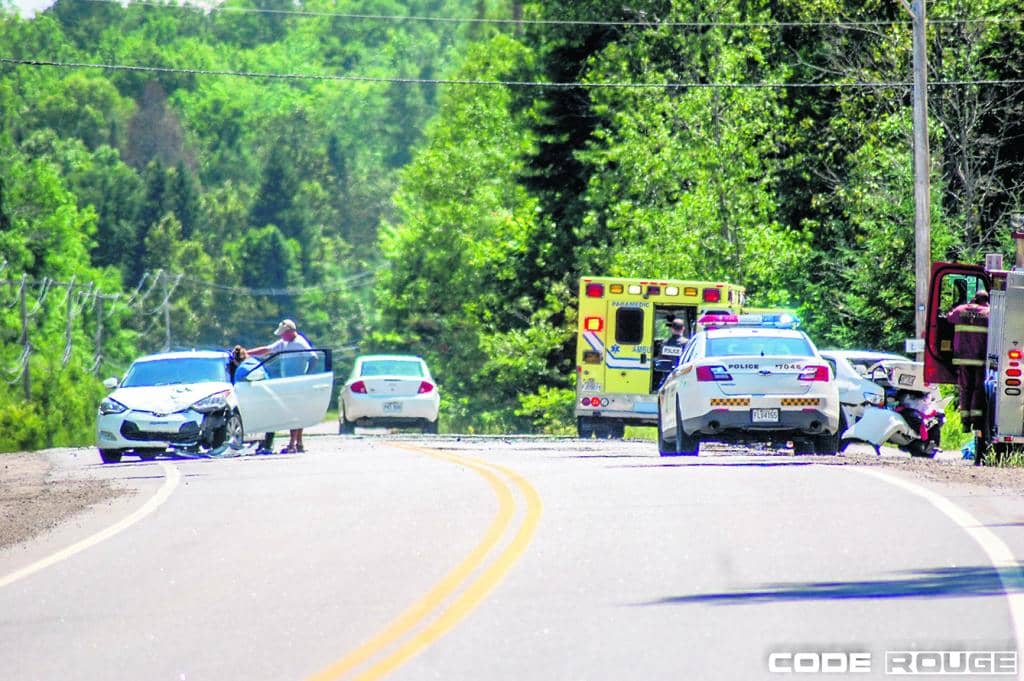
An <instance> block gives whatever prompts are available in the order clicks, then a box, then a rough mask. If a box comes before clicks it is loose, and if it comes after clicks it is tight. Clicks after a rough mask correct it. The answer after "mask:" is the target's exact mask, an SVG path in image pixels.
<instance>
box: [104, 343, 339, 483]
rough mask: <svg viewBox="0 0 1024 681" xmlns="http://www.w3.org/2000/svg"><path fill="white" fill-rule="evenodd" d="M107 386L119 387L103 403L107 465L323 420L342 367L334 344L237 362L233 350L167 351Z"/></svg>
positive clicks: (234, 442) (241, 441) (237, 442)
mask: <svg viewBox="0 0 1024 681" xmlns="http://www.w3.org/2000/svg"><path fill="white" fill-rule="evenodd" d="M104 385H105V386H106V387H107V388H109V389H112V390H113V392H112V393H110V395H108V396H107V397H106V398H105V399H104V400H103V401H102V402H101V403H100V406H99V412H98V414H97V417H96V432H97V446H98V448H99V451H100V458H101V459H102V460H103V462H104V463H117V462H119V461H121V458H122V456H124V455H125V454H127V453H132V454H135V455H137V456H138V457H139V458H140V459H142V460H144V461H148V460H151V459H154V458H156V457H157V456H159V455H160V454H162V453H165V452H167V451H168V450H169V449H170V450H177V451H181V452H185V453H195V452H207V451H210V450H216V449H218V448H223V447H231V448H234V449H240V448H242V447H243V446H244V445H245V444H246V443H247V442H249V441H255V440H259V439H262V437H263V435H264V433H268V432H273V431H276V430H284V429H292V428H306V427H309V426H312V425H315V424H317V423H320V422H322V421H323V420H324V416H325V415H326V413H327V407H328V404H329V402H330V399H331V391H332V389H333V385H334V373H333V368H332V358H331V351H330V350H322V349H313V350H302V351H286V352H280V353H275V354H273V355H268V356H266V357H260V358H251V359H248V360H246V361H245V362H243V363H242V364H241V365H240V366H238V367H237V368H235V367H233V366H232V365H231V356H230V354H229V353H228V352H225V351H193V352H166V353H160V354H154V355H147V356H145V357H140V358H139V359H137V360H136V361H135V362H133V363H132V365H131V367H130V368H129V369H128V372H127V373H126V374H125V376H124V378H123V379H122V380H120V381H119V380H118V379H116V378H111V379H107V380H106V381H104ZM247 433H249V434H252V437H247Z"/></svg>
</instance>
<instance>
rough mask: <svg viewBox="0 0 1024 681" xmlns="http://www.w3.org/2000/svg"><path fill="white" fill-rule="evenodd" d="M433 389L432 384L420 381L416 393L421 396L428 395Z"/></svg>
mask: <svg viewBox="0 0 1024 681" xmlns="http://www.w3.org/2000/svg"><path fill="white" fill-rule="evenodd" d="M433 389H434V384H433V383H429V382H427V381H420V389H419V390H417V391H416V392H418V393H419V394H421V395H422V394H423V393H429V392H430V391H431V390H433Z"/></svg>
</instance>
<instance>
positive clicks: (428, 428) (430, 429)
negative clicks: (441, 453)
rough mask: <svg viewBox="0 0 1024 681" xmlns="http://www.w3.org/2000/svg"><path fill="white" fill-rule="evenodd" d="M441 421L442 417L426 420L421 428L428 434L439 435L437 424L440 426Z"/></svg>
mask: <svg viewBox="0 0 1024 681" xmlns="http://www.w3.org/2000/svg"><path fill="white" fill-rule="evenodd" d="M439 423H441V419H437V420H435V421H424V422H423V428H422V429H421V430H422V431H423V432H424V433H427V434H430V435H437V426H438V424H439Z"/></svg>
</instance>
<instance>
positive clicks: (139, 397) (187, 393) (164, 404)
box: [110, 382, 231, 414]
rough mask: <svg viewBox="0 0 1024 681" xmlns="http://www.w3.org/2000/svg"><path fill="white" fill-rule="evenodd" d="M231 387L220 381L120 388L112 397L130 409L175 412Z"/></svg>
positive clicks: (161, 412) (159, 412)
mask: <svg viewBox="0 0 1024 681" xmlns="http://www.w3.org/2000/svg"><path fill="white" fill-rule="evenodd" d="M230 388H231V384H230V383H218V382H212V383H186V384H180V385H154V386H144V387H142V386H140V387H138V388H118V389H117V390H115V391H114V392H112V393H111V394H110V399H112V400H117V401H118V402H120V403H121V404H123V405H124V406H126V407H128V408H129V409H134V410H138V411H149V412H153V413H155V414H173V413H175V412H179V411H181V410H183V409H186V408H188V407H190V406H191V405H193V404H195V403H196V402H198V401H199V400H201V399H203V398H204V397H207V396H209V395H212V394H214V393H217V392H221V391H222V390H229V389H230Z"/></svg>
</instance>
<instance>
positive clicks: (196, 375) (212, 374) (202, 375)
mask: <svg viewBox="0 0 1024 681" xmlns="http://www.w3.org/2000/svg"><path fill="white" fill-rule="evenodd" d="M229 381H230V379H229V378H228V365H227V360H222V359H218V358H216V357H195V358H192V357H182V358H177V359H155V360H148V361H145V362H136V363H135V364H133V365H132V367H131V368H130V369H129V370H128V374H127V375H126V376H125V377H124V381H122V382H121V387H122V388H138V387H142V386H154V385H173V384H176V383H213V382H225V383H227V382H229Z"/></svg>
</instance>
